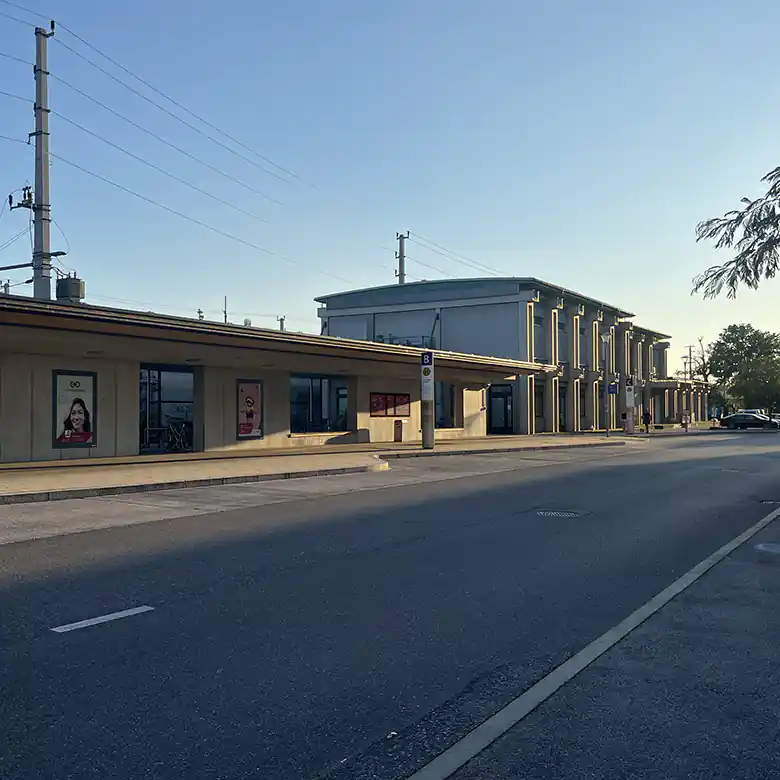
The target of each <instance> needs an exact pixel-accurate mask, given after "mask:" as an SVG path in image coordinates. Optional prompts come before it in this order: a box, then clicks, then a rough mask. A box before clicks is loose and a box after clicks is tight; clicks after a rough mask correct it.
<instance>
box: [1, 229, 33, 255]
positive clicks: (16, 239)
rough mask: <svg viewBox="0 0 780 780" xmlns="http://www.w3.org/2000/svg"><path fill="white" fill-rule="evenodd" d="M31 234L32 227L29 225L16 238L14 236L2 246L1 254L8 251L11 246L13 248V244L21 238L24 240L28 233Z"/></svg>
mask: <svg viewBox="0 0 780 780" xmlns="http://www.w3.org/2000/svg"><path fill="white" fill-rule="evenodd" d="M29 232H30V227H29V225H28V226H27V227H26V228H24V229H23V230H20V231H19V232H18V233H17V234H16V235H15V236H12V237H11V238H9V239H8V240H7V241H5V242H4V243H2V244H0V252H2V251H3V250H4V249H8V247H9V246H12V245H13V244H15V243H16V242H17V241H18V240H19V239H20V238H22V237H23V236H26V235H27V233H29Z"/></svg>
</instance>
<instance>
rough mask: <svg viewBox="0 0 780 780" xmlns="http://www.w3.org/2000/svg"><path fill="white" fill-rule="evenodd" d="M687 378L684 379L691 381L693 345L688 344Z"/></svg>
mask: <svg viewBox="0 0 780 780" xmlns="http://www.w3.org/2000/svg"><path fill="white" fill-rule="evenodd" d="M687 349H688V372H689V374H688V376H687V377H686V379H693V344H688V347H687Z"/></svg>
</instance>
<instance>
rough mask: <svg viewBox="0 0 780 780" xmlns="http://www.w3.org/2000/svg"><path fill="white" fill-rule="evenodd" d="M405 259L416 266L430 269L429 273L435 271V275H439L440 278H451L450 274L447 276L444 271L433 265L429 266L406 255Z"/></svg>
mask: <svg viewBox="0 0 780 780" xmlns="http://www.w3.org/2000/svg"><path fill="white" fill-rule="evenodd" d="M406 259H407V260H411V261H412V262H413V263H417V265H424V266H425V267H426V268H430V269H431V271H436V272H437V273H440V274H441V275H442V276H449V277H452V274H449V273H447V272H446V271H442V270H441V268H437V267H436V266H435V265H430V263H425V262H423V261H422V260H418V259H417V258H415V257H409V255H407V256H406Z"/></svg>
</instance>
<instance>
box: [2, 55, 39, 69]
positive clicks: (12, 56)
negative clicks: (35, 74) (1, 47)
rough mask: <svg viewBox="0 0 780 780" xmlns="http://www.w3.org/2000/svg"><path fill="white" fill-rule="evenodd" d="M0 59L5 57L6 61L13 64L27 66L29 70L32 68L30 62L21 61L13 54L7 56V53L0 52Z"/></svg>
mask: <svg viewBox="0 0 780 780" xmlns="http://www.w3.org/2000/svg"><path fill="white" fill-rule="evenodd" d="M0 57H5V58H6V59H8V60H13V61H14V62H21V63H22V65H29V66H30V67H31V68H32V67H33V64H32V62H30V61H29V60H25V59H22V58H21V57H17V56H16V55H15V54H9V53H8V52H7V51H0Z"/></svg>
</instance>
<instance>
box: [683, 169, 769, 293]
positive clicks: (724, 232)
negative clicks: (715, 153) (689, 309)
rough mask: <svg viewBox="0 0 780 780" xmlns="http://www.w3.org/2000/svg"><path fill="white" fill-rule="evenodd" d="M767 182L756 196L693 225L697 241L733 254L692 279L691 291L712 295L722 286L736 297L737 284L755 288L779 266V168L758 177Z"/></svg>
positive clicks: (743, 199) (719, 290)
mask: <svg viewBox="0 0 780 780" xmlns="http://www.w3.org/2000/svg"><path fill="white" fill-rule="evenodd" d="M761 181H762V182H765V183H766V184H767V185H768V189H767V192H766V193H765V194H764V195H763V196H762V197H760V198H756V199H755V200H751V199H750V198H742V201H741V202H742V204H743V207H742V208H741V209H735V210H733V211H727V212H726V213H725V214H724V215H723V216H722V217H714V218H713V219H707V220H705V221H704V222H700V223H699V224H698V225H697V226H696V240H697V241H714V242H715V247H716V248H717V249H733V250H734V252H735V254H734V257H733V258H732V259H731V260H729V261H728V262H726V263H724V264H723V265H714V266H711V267H710V268H708V269H707V270H706V271H705V272H704V273H702V274H699V276H697V277H696V278H695V279H694V280H693V292H694V293H698V292H701V293H703V295H704V297H705V298H716V297H717V296H718V295H720V294H721V292H723V289H724V288H725V289H726V291H727V293H728V297H729V298H736V296H737V289H738V288H739V286H740V285H744V286H745V287H747V288H749V289H751V290H755V289H756V288H757V287H758V286H759V284H760V283H761V281H762V279H771V278H773V277H774V276H775V274H776V273H777V271H778V268H780V168H775V169H774V170H773V171H770V172H769V173H767V174H766V176H764V177H763V178H762V179H761Z"/></svg>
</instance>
